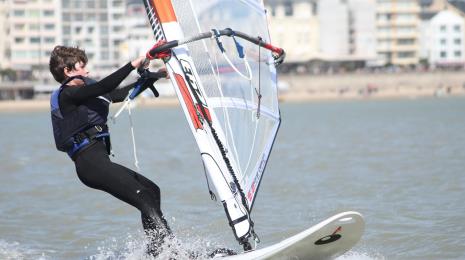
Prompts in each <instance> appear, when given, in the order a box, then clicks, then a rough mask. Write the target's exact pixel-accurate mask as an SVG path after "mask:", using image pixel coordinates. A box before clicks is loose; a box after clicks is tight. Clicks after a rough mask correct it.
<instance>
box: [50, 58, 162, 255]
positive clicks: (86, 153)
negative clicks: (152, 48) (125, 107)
mask: <svg viewBox="0 0 465 260" xmlns="http://www.w3.org/2000/svg"><path fill="white" fill-rule="evenodd" d="M133 69H134V68H133V67H132V65H131V64H130V63H128V64H126V65H125V66H124V67H122V68H120V69H119V70H117V71H116V72H114V73H113V74H111V75H109V76H107V77H106V78H104V79H102V80H101V81H99V82H97V83H95V84H91V85H87V86H84V87H76V86H67V87H65V88H64V89H63V90H62V92H61V93H60V96H59V104H60V109H61V112H62V113H63V115H64V116H65V117H66V115H67V114H69V113H70V112H71V111H73V110H74V109H76V107H77V106H79V104H81V103H82V102H84V101H88V100H89V99H93V98H96V97H98V96H101V95H104V94H109V97H110V99H111V101H113V102H121V101H123V100H124V98H125V97H126V96H127V94H128V91H129V90H130V89H131V88H132V87H134V84H132V85H129V86H126V87H123V88H119V89H116V87H117V86H118V85H119V84H120V83H121V81H123V79H124V78H126V77H127V76H128V75H129V73H130V72H131V71H132V70H133ZM104 116H105V118H106V117H107V116H108V113H107V114H106V115H104ZM74 159H75V160H74V163H75V166H76V172H77V174H78V177H79V179H80V180H81V181H82V182H83V183H84V184H85V185H87V186H89V187H91V188H94V189H99V190H103V191H105V192H108V193H110V194H111V195H113V196H114V197H116V198H118V199H120V200H122V201H124V202H126V203H128V204H130V205H132V206H134V207H136V208H137V209H139V210H140V211H141V215H142V225H143V227H144V231H145V233H146V234H147V235H148V237H149V241H150V243H149V245H148V251H149V253H151V254H152V255H156V254H157V253H158V247H159V245H160V244H161V243H162V242H163V239H164V238H165V237H166V236H167V235H170V234H171V231H170V229H169V227H168V224H167V222H166V220H165V219H164V218H163V213H162V212H161V209H160V188H159V187H158V186H157V185H156V184H155V183H153V182H152V181H151V180H149V179H147V178H145V177H144V176H142V175H140V174H138V173H137V172H135V171H133V170H131V169H128V168H126V167H124V166H121V165H119V164H116V163H114V162H112V161H111V160H110V158H109V156H108V153H107V150H106V146H105V144H104V142H103V141H97V140H96V141H94V142H93V143H92V144H90V145H89V146H88V147H85V148H84V149H82V151H79V153H78V154H77V155H76V156H75V158H74Z"/></svg>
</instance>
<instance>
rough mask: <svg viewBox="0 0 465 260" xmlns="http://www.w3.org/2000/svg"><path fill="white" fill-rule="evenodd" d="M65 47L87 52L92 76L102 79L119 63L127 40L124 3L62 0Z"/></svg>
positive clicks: (121, 1) (121, 0)
mask: <svg viewBox="0 0 465 260" xmlns="http://www.w3.org/2000/svg"><path fill="white" fill-rule="evenodd" d="M61 2H62V15H63V23H62V28H63V44H64V45H66V46H79V47H80V48H83V49H85V51H86V54H87V56H88V58H89V65H88V66H89V69H90V71H91V75H92V76H93V77H102V76H105V75H107V74H108V73H110V72H112V71H113V70H114V69H115V68H116V67H118V66H120V65H122V64H120V60H119V57H120V48H121V45H122V43H123V41H124V40H125V38H126V30H125V25H124V17H125V13H126V6H125V1H124V0H61Z"/></svg>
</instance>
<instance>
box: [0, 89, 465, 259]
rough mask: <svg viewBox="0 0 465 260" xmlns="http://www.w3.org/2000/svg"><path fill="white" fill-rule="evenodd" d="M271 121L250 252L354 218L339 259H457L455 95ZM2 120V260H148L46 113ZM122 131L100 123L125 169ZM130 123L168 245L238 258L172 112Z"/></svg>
mask: <svg viewBox="0 0 465 260" xmlns="http://www.w3.org/2000/svg"><path fill="white" fill-rule="evenodd" d="M281 114H282V118H283V120H282V125H281V128H280V131H279V133H278V137H277V139H276V143H275V145H274V149H273V152H272V154H271V157H270V162H269V163H268V165H267V169H266V172H265V175H264V179H263V182H262V184H261V186H260V192H259V194H258V197H257V200H256V202H255V205H254V209H253V214H252V217H253V219H254V221H255V230H256V232H257V234H258V235H259V236H260V239H261V241H262V242H261V244H260V245H259V246H260V247H265V246H268V245H271V244H273V243H276V242H279V241H281V240H283V239H285V238H287V237H289V236H292V235H294V234H296V233H298V232H300V231H302V230H304V229H307V228H308V227H310V226H312V225H314V224H316V223H318V222H319V221H321V220H324V219H325V218H327V217H329V216H331V215H333V214H335V213H338V212H341V211H347V210H356V211H359V212H360V213H362V214H363V216H364V217H365V220H366V229H365V234H364V235H363V237H362V239H361V241H360V242H359V243H358V244H357V246H355V248H353V250H352V251H351V252H349V253H348V254H346V255H344V256H342V257H341V258H340V259H345V260H347V259H350V260H353V259H465V224H464V215H465V203H464V199H465V170H464V168H465V99H464V98H440V99H433V98H431V99H413V100H412V99H405V100H380V101H379V100H377V101H373V100H362V101H328V102H314V103H302V104H288V103H284V104H282V106H281ZM0 122H1V132H0V133H1V135H0V145H1V148H0V216H1V218H0V259H143V258H144V257H145V256H144V236H143V234H142V230H141V223H140V214H139V213H138V211H137V210H136V209H134V208H132V207H131V206H128V205H125V204H124V203H122V202H120V201H118V200H116V199H114V198H112V197H111V196H110V195H108V194H106V193H104V192H101V191H97V190H92V189H90V188H88V187H86V186H84V185H83V184H82V183H81V182H80V181H79V179H78V178H77V176H76V173H75V169H74V165H73V163H72V162H71V161H70V160H69V159H68V158H67V157H66V155H65V154H63V153H60V152H57V151H56V150H55V148H54V144H53V136H52V130H51V124H50V118H49V114H48V111H46V110H42V111H37V112H18V113H11V112H8V113H6V112H4V113H0ZM128 122H129V120H128V118H127V116H126V115H123V116H121V117H120V118H118V119H117V121H116V123H115V124H113V123H110V128H111V133H112V138H113V146H114V152H115V154H116V155H115V157H114V158H113V159H114V160H115V161H117V162H120V163H122V164H124V165H126V166H128V167H130V168H132V169H135V166H134V157H133V147H132V144H131V136H130V130H129V123H128ZM133 122H134V127H135V135H136V145H137V146H136V147H137V150H136V151H137V156H138V160H139V164H140V169H141V170H140V172H141V173H142V174H144V175H145V176H147V177H148V178H150V179H152V180H153V181H155V182H156V183H157V184H158V185H159V186H160V188H161V191H162V209H163V211H164V214H165V216H166V217H167V219H168V222H169V224H170V226H171V227H172V229H173V230H174V233H175V234H176V236H177V241H175V242H172V245H171V248H176V250H178V251H179V252H190V251H198V252H201V253H204V254H206V253H207V252H209V250H210V251H211V250H213V249H215V248H217V247H228V248H232V249H234V250H240V248H239V246H238V245H237V242H236V241H235V239H234V236H233V234H232V232H231V229H230V227H229V226H228V224H227V222H226V218H225V215H224V212H223V208H222V206H221V204H220V203H219V202H214V201H211V200H210V195H209V193H208V190H207V184H206V181H205V178H204V172H203V166H202V164H201V161H200V155H199V153H198V149H197V147H196V144H195V141H194V138H193V137H192V134H191V133H190V130H189V129H188V127H187V123H186V121H185V118H184V115H183V114H182V112H181V110H180V108H179V107H171V108H136V109H135V110H134V111H133ZM179 255H180V257H179V258H182V257H181V256H182V254H181V253H180V254H179Z"/></svg>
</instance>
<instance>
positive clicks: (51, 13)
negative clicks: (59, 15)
mask: <svg viewBox="0 0 465 260" xmlns="http://www.w3.org/2000/svg"><path fill="white" fill-rule="evenodd" d="M54 14H55V12H54V11H53V10H44V16H45V17H50V16H53V15H54Z"/></svg>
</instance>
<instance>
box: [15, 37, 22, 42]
mask: <svg viewBox="0 0 465 260" xmlns="http://www.w3.org/2000/svg"><path fill="white" fill-rule="evenodd" d="M23 42H24V38H23V37H16V38H15V43H23Z"/></svg>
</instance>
